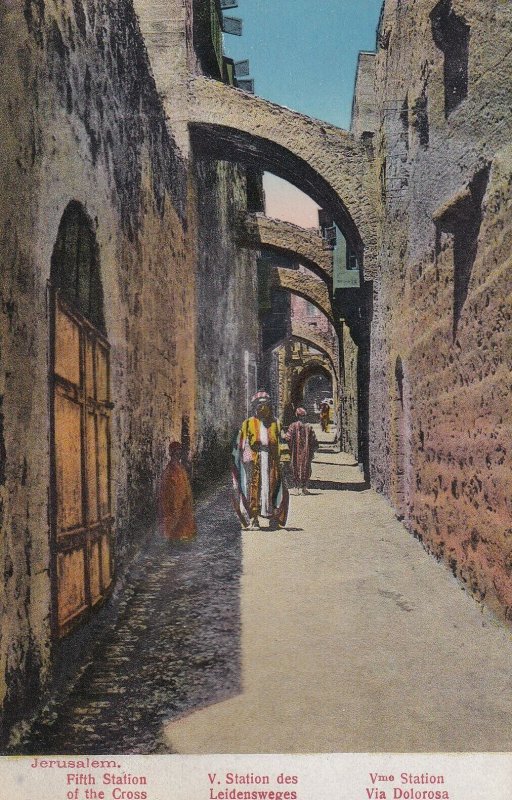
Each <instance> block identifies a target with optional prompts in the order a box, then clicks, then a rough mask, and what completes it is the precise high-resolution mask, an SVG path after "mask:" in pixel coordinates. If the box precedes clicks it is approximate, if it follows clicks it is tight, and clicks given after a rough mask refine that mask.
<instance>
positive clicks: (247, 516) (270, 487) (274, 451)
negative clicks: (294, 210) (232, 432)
mask: <svg viewBox="0 0 512 800" xmlns="http://www.w3.org/2000/svg"><path fill="white" fill-rule="evenodd" d="M280 432H281V431H280V425H279V423H278V422H277V420H275V419H272V420H271V421H270V422H269V423H268V424H267V425H265V424H264V423H263V421H262V420H260V419H259V417H249V418H248V419H246V420H244V422H243V423H242V427H241V428H240V430H239V432H238V435H237V438H236V441H235V445H234V447H233V468H232V475H233V487H234V490H235V502H234V505H235V511H236V513H237V514H238V516H239V518H240V520H241V522H242V524H243V525H248V524H249V523H250V521H251V520H252V519H255V518H257V517H267V518H269V519H271V520H275V521H276V522H278V523H279V524H280V525H285V524H286V518H287V516H288V492H287V490H286V488H285V487H284V485H283V480H282V474H281V442H280Z"/></svg>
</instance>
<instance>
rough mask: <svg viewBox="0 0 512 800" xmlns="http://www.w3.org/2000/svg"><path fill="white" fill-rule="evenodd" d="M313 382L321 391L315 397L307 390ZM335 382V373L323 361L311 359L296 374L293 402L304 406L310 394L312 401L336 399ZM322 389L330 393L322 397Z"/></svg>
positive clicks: (293, 383) (313, 385) (293, 386)
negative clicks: (307, 392)
mask: <svg viewBox="0 0 512 800" xmlns="http://www.w3.org/2000/svg"><path fill="white" fill-rule="evenodd" d="M322 360H323V359H322ZM311 383H312V387H313V389H315V388H318V391H319V392H320V393H319V394H318V396H317V397H313V395H312V394H311V395H309V394H308V395H307V394H306V390H307V388H308V386H309V385H310V384H311ZM335 383H336V382H335V379H334V377H333V374H332V373H331V371H330V370H329V369H328V368H327V367H326V366H325V365H324V364H323V363H322V361H320V360H313V361H310V362H309V363H307V364H304V365H303V366H302V368H301V369H300V370H299V371H298V372H297V374H296V375H294V378H293V381H292V392H291V397H292V403H293V405H294V406H295V407H297V406H302V405H304V404H305V403H307V397H309V396H311V400H312V402H314V400H315V399H316V400H317V402H318V401H321V400H322V399H329V398H333V399H334V398H336V395H337V387H336V386H335ZM322 387H323V389H322ZM322 391H328V392H329V394H328V395H325V396H323V397H322V396H321V392H322ZM306 410H309V409H306ZM336 410H337V409H336Z"/></svg>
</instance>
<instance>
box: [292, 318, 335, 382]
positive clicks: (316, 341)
mask: <svg viewBox="0 0 512 800" xmlns="http://www.w3.org/2000/svg"><path fill="white" fill-rule="evenodd" d="M290 336H291V337H292V338H293V339H298V340H299V341H301V342H304V344H307V345H309V346H310V347H313V348H314V349H315V350H319V351H320V352H321V353H323V355H324V356H326V357H327V358H328V359H329V361H330V362H331V365H332V368H333V370H334V372H335V374H336V377H337V378H339V364H338V354H337V351H336V348H335V347H334V345H333V342H332V341H330V338H329V336H327V335H326V334H325V333H324V332H323V331H319V330H316V329H314V328H311V327H310V326H309V325H307V324H305V323H301V322H297V321H296V320H295V321H294V320H292V325H291V331H290Z"/></svg>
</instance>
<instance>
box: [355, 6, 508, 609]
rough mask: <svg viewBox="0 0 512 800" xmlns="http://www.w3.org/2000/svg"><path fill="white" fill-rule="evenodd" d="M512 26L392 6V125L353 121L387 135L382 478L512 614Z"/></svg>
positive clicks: (379, 421)
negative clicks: (511, 292) (511, 145)
mask: <svg viewBox="0 0 512 800" xmlns="http://www.w3.org/2000/svg"><path fill="white" fill-rule="evenodd" d="M511 22H512V9H511V8H510V4H504V3H500V2H494V1H491V2H488V1H487V0H486V1H485V2H484V0H452V2H441V3H439V2H438V3H436V2H433V0H432V2H430V1H428V2H427V0H422V1H420V0H417V1H416V2H409V3H400V2H386V3H385V5H384V9H383V15H382V20H381V25H380V30H379V38H378V42H379V48H378V51H377V54H376V56H375V57H374V81H375V83H374V86H375V95H376V102H377V109H378V111H379V120H378V124H377V125H375V119H374V116H372V115H371V114H367V115H366V119H365V120H361V119H359V120H357V121H356V122H355V127H356V128H359V130H365V131H372V130H373V131H374V133H375V136H374V141H375V152H376V157H377V171H378V172H379V173H380V190H381V202H382V225H381V235H380V248H379V249H380V253H381V256H380V266H379V277H378V280H377V281H376V284H375V289H376V292H375V305H374V315H373V332H372V369H371V375H372V384H371V442H370V444H371V459H372V480H373V482H374V485H375V486H377V487H379V488H381V489H382V490H383V491H385V492H386V493H387V494H388V495H389V496H390V498H391V499H392V501H393V503H394V505H395V506H396V508H397V510H398V512H399V513H400V515H401V516H403V517H404V521H405V523H406V524H407V526H408V527H409V528H410V530H411V531H413V532H414V533H415V534H416V535H418V536H420V537H421V538H423V540H424V541H425V542H426V544H427V546H428V547H429V548H430V549H431V550H432V551H433V552H434V553H435V554H436V555H438V556H440V557H443V558H444V559H445V560H446V561H447V563H448V564H449V565H450V567H451V568H452V570H453V571H454V572H455V573H456V574H457V575H459V576H460V577H461V578H462V580H463V581H464V583H465V584H466V585H467V586H468V587H469V588H470V589H471V590H472V591H473V592H474V593H475V594H476V595H477V596H479V597H481V598H485V599H486V601H487V602H488V603H490V604H491V606H493V607H494V608H496V609H497V610H499V612H500V613H501V614H504V615H505V616H507V617H510V614H511V611H510V608H511V607H512V570H511V556H512V544H511V541H510V533H511V519H512V517H511V510H512V507H511V503H510V491H509V487H510V483H511V477H512V476H511V472H510V447H511V444H512V441H511V437H512V432H511V422H512V420H511V412H510V402H509V397H510V375H511V367H512V355H511V354H512V341H511V327H510V321H511V314H512V308H511V304H510V292H509V290H510V280H511V266H512V265H511V260H510V243H511V237H512V228H511V214H510V207H511V205H510V204H511V199H512V198H511V185H512V173H511V168H512V161H511V150H510V130H511V125H512V119H511V108H512V93H511V81H510V75H511V66H512V61H511V53H512V34H511V30H512V27H511ZM453 36H456V37H458V39H457V42H458V43H457V42H456V41H454V40H453V38H452V39H450V37H453ZM466 44H468V47H467V49H465V47H466ZM465 58H467V62H465ZM454 59H459V61H458V63H455V64H454V63H453V62H454ZM368 68H369V67H368V58H367V59H366V60H365V62H364V69H365V70H366V71H368ZM465 75H467V79H466V80H465V79H464V76H465ZM461 76H462V77H461ZM362 85H364V86H365V87H366V88H365V91H366V93H367V92H368V81H367V80H365V81H363V82H362ZM360 105H361V107H364V103H361V104H360ZM356 107H357V104H356ZM372 126H373V127H372Z"/></svg>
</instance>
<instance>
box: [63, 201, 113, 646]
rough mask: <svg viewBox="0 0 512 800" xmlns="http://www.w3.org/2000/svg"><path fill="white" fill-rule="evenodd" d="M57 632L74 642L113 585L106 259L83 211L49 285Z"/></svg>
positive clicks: (71, 219)
mask: <svg viewBox="0 0 512 800" xmlns="http://www.w3.org/2000/svg"><path fill="white" fill-rule="evenodd" d="M50 301H51V305H50V308H51V326H50V356H51V358H50V399H51V467H52V469H51V476H52V480H51V516H52V556H53V559H52V561H53V563H52V586H53V612H54V613H53V630H54V633H55V635H56V636H59V637H61V636H64V635H66V634H67V633H68V632H69V631H70V630H71V629H72V628H74V627H75V626H76V625H77V624H78V622H79V621H80V620H81V619H83V617H84V616H85V615H86V614H87V613H88V612H89V611H90V610H91V609H92V608H94V607H95V606H98V605H99V604H100V603H101V602H102V600H103V599H104V598H105V596H106V594H107V593H108V590H109V588H110V586H111V584H112V575H113V562H112V523H113V519H112V511H111V508H112V503H111V489H110V471H111V466H110V413H111V408H112V404H111V400H110V356H109V343H108V340H107V336H106V329H105V320H104V312H103V290H102V285H101V274H100V265H99V252H98V246H97V242H96V237H95V233H94V228H93V224H92V222H91V220H90V219H89V217H88V216H87V214H86V213H85V210H84V209H83V207H82V206H81V205H80V204H79V203H77V202H71V203H70V204H69V205H68V207H67V208H66V210H65V212H64V214H63V216H62V219H61V223H60V226H59V231H58V234H57V241H56V243H55V247H54V250H53V255H52V263H51V277H50Z"/></svg>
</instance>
